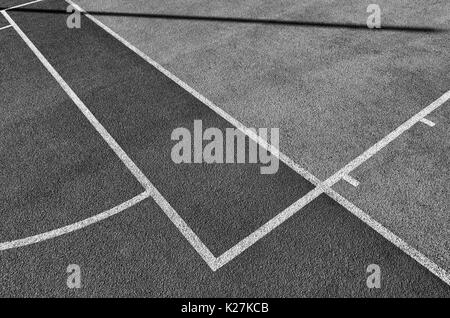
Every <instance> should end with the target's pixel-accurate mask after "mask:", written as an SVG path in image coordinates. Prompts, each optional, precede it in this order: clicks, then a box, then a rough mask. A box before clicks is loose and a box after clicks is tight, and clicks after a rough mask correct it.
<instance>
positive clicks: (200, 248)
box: [1, 11, 216, 269]
mask: <svg viewBox="0 0 450 318" xmlns="http://www.w3.org/2000/svg"><path fill="white" fill-rule="evenodd" d="M1 13H2V14H3V16H4V17H5V18H6V19H7V20H8V21H9V23H10V24H11V25H12V26H13V28H14V29H15V30H16V32H17V33H18V34H19V35H20V37H21V38H22V39H23V41H24V42H25V43H26V44H27V45H28V47H29V48H30V49H31V50H32V51H33V53H34V54H35V55H36V57H37V58H38V59H39V61H40V62H41V63H42V64H43V65H44V67H45V68H46V69H47V71H48V72H49V73H50V74H51V75H52V76H53V77H54V78H55V80H56V81H57V82H58V84H59V85H60V86H61V88H62V89H63V90H64V91H65V92H66V94H67V95H68V96H69V97H70V98H71V99H72V100H73V102H74V103H75V105H76V106H77V107H78V108H79V109H80V111H81V112H82V113H83V114H84V115H85V117H86V118H87V119H88V120H89V122H90V123H91V124H92V125H93V126H94V128H95V129H96V130H97V132H98V133H99V134H100V135H101V136H102V138H103V139H104V140H105V141H106V142H107V144H108V145H109V147H110V148H111V149H112V150H113V151H114V152H115V153H116V155H117V156H118V157H119V158H120V160H121V161H122V162H123V163H124V164H125V166H126V167H127V168H128V169H129V170H130V171H131V173H132V174H133V175H134V176H135V178H136V179H137V180H138V181H139V182H140V183H141V185H142V186H143V187H144V188H145V189H146V192H148V193H149V194H150V196H151V197H152V198H153V199H154V200H155V202H156V203H157V204H158V205H159V206H160V207H161V209H162V210H163V211H164V213H165V214H166V215H167V216H168V217H169V219H170V220H171V221H172V222H173V223H174V224H175V226H176V227H177V228H178V230H179V231H180V232H181V233H182V234H183V236H184V237H185V238H186V239H187V240H188V242H189V243H190V244H191V245H192V247H194V249H195V250H196V251H197V253H199V254H200V256H201V257H202V258H203V259H204V260H205V262H206V263H207V264H208V265H209V266H210V267H211V268H212V269H214V268H215V261H216V258H215V257H214V255H213V254H212V253H211V251H210V250H209V249H208V248H207V247H206V246H205V245H204V244H203V243H202V242H201V241H200V239H199V238H198V236H197V235H196V234H195V233H194V232H193V231H192V230H191V228H190V227H189V226H188V225H187V224H186V222H184V220H183V219H182V218H181V217H180V216H179V215H178V213H177V212H176V211H175V210H174V209H173V208H172V206H171V205H170V204H169V202H167V200H166V199H165V198H164V197H163V196H162V195H161V193H160V192H159V191H158V190H157V189H156V187H155V186H154V185H153V184H152V183H151V182H150V181H149V180H148V179H147V177H146V176H145V175H144V174H143V173H142V171H141V170H140V169H139V168H138V167H137V166H136V164H135V163H134V162H133V161H132V160H131V159H130V157H128V155H127V154H126V153H125V151H124V150H123V149H122V148H121V147H120V145H119V144H118V143H117V142H116V141H115V140H114V138H113V137H112V136H111V135H110V134H109V133H108V131H107V130H106V129H105V128H104V127H103V126H102V124H101V123H100V122H99V121H98V120H97V119H96V118H95V116H94V115H93V114H92V113H91V111H90V110H89V109H88V108H87V107H86V105H85V104H84V103H83V102H82V101H81V99H80V98H79V97H78V95H77V94H76V93H75V92H74V91H73V90H72V89H71V88H70V86H69V85H68V84H67V83H66V81H65V80H64V79H63V78H62V77H61V75H59V73H58V72H57V71H56V70H55V68H54V67H53V66H52V65H51V64H50V63H49V62H48V60H47V59H46V58H45V57H44V56H43V55H42V53H41V52H40V51H39V50H38V49H37V48H36V46H35V45H34V44H33V43H32V42H31V40H30V39H29V38H28V37H27V36H26V34H25V33H24V32H23V31H22V30H21V29H20V27H19V26H18V25H17V24H16V23H15V22H14V20H13V19H12V18H11V17H10V16H9V14H8V13H6V11H1Z"/></svg>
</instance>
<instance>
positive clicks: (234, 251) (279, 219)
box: [0, 0, 450, 285]
mask: <svg viewBox="0 0 450 318" xmlns="http://www.w3.org/2000/svg"><path fill="white" fill-rule="evenodd" d="M40 1H42V0H38V1H33V2H31V3H35V2H40ZM66 1H67V2H68V3H69V4H71V5H73V6H74V8H75V9H76V10H78V11H80V12H85V11H84V10H83V9H81V8H80V7H79V6H78V5H76V4H75V3H73V2H72V1H70V0H66ZM2 13H3V14H4V15H5V14H6V12H2ZM6 15H7V14H6ZM85 15H86V16H87V17H88V18H89V19H91V20H92V21H93V22H94V23H96V24H97V25H99V26H100V27H101V28H103V29H104V30H105V31H107V32H108V33H109V34H111V35H112V36H113V37H115V38H116V39H117V40H119V41H120V42H122V43H123V44H124V45H125V46H127V47H128V48H129V49H131V50H132V51H134V52H135V53H136V54H138V55H139V56H141V57H142V58H144V59H145V60H146V61H147V62H148V63H150V64H152V65H153V66H154V67H156V68H157V69H158V70H159V71H161V72H162V73H163V74H165V75H166V76H167V77H169V78H170V79H172V80H173V81H175V82H176V83H177V84H178V85H180V86H181V87H183V88H184V89H185V90H186V91H188V92H189V93H191V94H192V95H193V96H195V97H196V98H197V99H199V100H200V101H201V102H203V103H204V104H205V105H207V106H208V107H210V108H211V109H212V110H214V111H215V112H216V113H217V114H219V115H220V116H221V117H223V118H224V119H226V120H227V121H228V122H230V123H231V124H232V125H234V126H235V127H237V128H238V129H240V130H241V131H242V132H244V133H245V134H247V135H248V136H249V137H250V138H251V139H252V140H254V141H255V142H257V143H258V144H259V145H261V146H263V147H264V148H266V149H268V150H270V151H272V153H273V154H274V155H276V156H278V157H279V159H280V160H282V161H283V162H284V163H285V164H287V165H288V166H289V167H291V168H292V169H293V170H294V171H296V172H297V173H299V174H300V175H301V176H303V177H304V178H306V179H307V180H309V181H310V182H312V183H313V184H315V185H316V188H315V189H313V190H311V191H310V192H309V193H308V194H306V195H305V196H304V197H302V198H300V199H299V200H298V201H296V202H295V203H294V204H292V205H291V206H290V207H288V208H287V209H285V210H284V211H283V212H281V213H280V214H279V215H277V216H276V217H274V218H273V219H272V220H270V221H269V222H267V223H266V224H264V225H263V226H262V227H261V228H260V229H258V230H257V231H255V232H253V233H252V234H250V235H249V236H248V237H247V238H245V239H243V240H242V241H240V242H239V243H238V244H236V245H235V246H234V247H232V248H231V249H230V250H228V251H227V252H225V253H223V254H222V255H221V256H219V257H217V258H215V257H214V256H213V255H212V253H211V252H210V251H209V250H208V248H207V247H206V246H205V245H204V244H203V243H202V242H201V241H200V239H199V238H198V237H197V236H196V235H195V233H193V232H192V230H191V229H190V228H189V226H188V225H187V224H186V223H185V222H184V221H183V220H182V219H181V217H180V216H179V215H178V214H177V213H176V212H175V210H174V209H173V208H172V207H171V206H170V204H169V203H168V202H167V201H166V200H165V199H164V197H163V196H162V195H161V194H160V193H159V192H158V191H157V190H156V188H155V187H154V186H153V185H152V184H151V183H150V181H148V179H147V178H146V177H145V176H143V174H142V173H141V174H142V175H140V174H137V175H138V177H137V178H138V180H140V178H142V177H143V178H145V179H143V178H142V179H141V180H140V181H143V182H144V184H145V186H144V187H145V188H146V192H144V193H143V194H141V195H144V194H145V197H143V198H142V199H141V200H140V201H142V200H143V199H145V198H146V197H149V196H151V197H152V198H153V199H154V200H155V201H156V202H157V203H158V205H159V206H160V207H161V208H162V209H163V211H164V212H165V214H166V215H167V216H168V217H169V219H170V220H171V221H172V222H173V223H174V224H175V225H176V227H177V228H178V229H179V230H180V231H181V233H182V234H183V235H184V236H185V237H186V238H187V240H188V241H189V242H190V244H191V245H192V246H193V247H194V249H195V250H196V251H197V252H198V253H199V254H200V255H201V256H202V258H203V259H204V260H205V261H206V263H207V264H208V265H209V266H210V268H211V269H212V270H213V271H215V270H217V269H219V268H220V267H221V266H223V265H225V264H226V263H228V262H229V261H231V260H232V259H233V258H235V257H236V256H238V255H239V254H240V253H242V252H243V251H244V250H246V249H247V248H248V247H250V246H251V245H253V244H254V243H256V242H257V241H258V240H259V239H261V238H262V237H264V236H265V235H267V234H268V233H270V232H271V231H272V230H273V229H275V228H276V227H277V226H278V225H280V224H282V223H283V222H284V221H286V220H287V219H289V218H290V217H291V216H292V215H294V214H295V213H296V212H298V211H299V210H300V209H301V208H302V207H304V206H305V205H306V204H308V203H309V202H311V201H312V200H314V199H315V198H317V197H318V196H319V195H320V194H322V193H327V194H328V195H330V197H332V198H333V199H334V200H335V201H337V202H338V203H340V204H342V205H343V206H344V207H346V208H347V209H348V210H349V211H350V212H351V213H352V214H354V215H355V216H357V217H358V218H359V219H361V220H362V221H363V222H364V223H366V224H367V225H368V226H370V227H371V228H373V229H374V230H375V231H377V232H378V233H380V234H381V235H382V236H383V237H385V238H386V239H387V240H389V241H390V242H392V243H393V244H395V245H396V246H398V247H399V248H400V249H401V250H402V251H404V252H405V253H407V254H408V255H409V256H411V257H412V258H413V259H415V260H416V261H418V262H419V263H420V264H422V265H423V266H425V267H426V268H427V269H428V270H430V271H431V272H432V273H433V274H435V275H436V276H438V277H439V278H441V279H442V280H443V281H444V282H446V283H447V284H449V285H450V279H449V277H448V274H447V273H446V272H445V271H444V270H443V269H441V268H440V267H439V266H437V265H436V264H435V263H433V262H432V261H431V260H429V259H428V258H427V257H425V256H424V255H423V254H422V253H420V252H418V251H417V250H415V249H414V248H412V247H410V246H409V245H408V244H407V243H405V242H404V241H403V240H401V239H400V238H398V237H397V236H395V234H393V233H392V232H390V231H389V230H387V229H386V228H384V227H383V226H382V225H381V224H379V223H378V222H376V221H374V220H373V219H372V218H370V216H368V215H367V214H366V213H364V212H363V211H362V210H361V209H359V208H358V207H356V206H355V205H354V204H353V203H351V202H349V201H348V200H347V199H345V198H344V197H342V196H341V195H339V194H338V193H336V192H335V191H334V190H333V189H331V187H332V186H333V185H334V184H335V183H336V182H337V181H339V180H340V179H342V178H344V176H348V173H350V172H351V171H353V170H354V169H356V168H357V167H358V166H359V165H361V164H362V163H363V162H365V161H366V160H368V159H369V158H371V157H372V156H373V155H374V154H376V153H377V152H378V151H380V150H381V149H382V148H384V147H385V146H386V145H387V144H389V143H390V142H392V141H393V140H394V139H396V138H397V137H398V136H400V135H401V134H402V133H403V132H405V131H406V130H408V129H409V128H411V127H412V126H413V125H414V124H415V123H417V121H419V120H421V119H422V118H423V117H425V116H426V115H428V114H429V113H431V112H432V111H433V110H435V109H436V108H437V107H439V106H440V105H442V104H443V103H445V102H446V101H447V100H448V99H449V98H450V91H449V92H447V93H445V94H444V95H443V96H442V97H441V98H439V99H438V100H437V101H435V102H434V103H432V104H431V105H429V106H428V107H427V108H425V109H424V110H422V111H421V112H419V113H418V114H416V115H415V116H413V117H412V118H411V119H410V120H408V121H407V122H405V123H404V124H403V125H401V126H400V127H399V128H397V129H396V130H395V131H394V132H392V133H391V134H389V135H388V136H386V137H385V138H383V139H382V140H381V141H380V142H378V143H377V144H375V145H374V146H373V147H371V148H369V149H368V150H367V151H366V152H364V153H363V154H362V155H360V156H359V157H357V158H356V159H355V160H353V161H352V162H350V163H349V164H348V165H346V166H345V167H344V168H342V169H341V170H339V171H338V172H336V173H335V174H334V175H333V176H331V177H330V178H328V179H327V180H326V181H324V182H320V180H318V179H317V178H316V177H315V176H313V175H312V174H311V173H309V172H308V171H306V170H305V169H303V168H301V167H300V166H298V165H297V164H296V163H295V162H293V161H292V160H291V159H290V158H288V157H287V156H285V155H284V154H282V153H281V152H279V151H278V150H277V149H275V148H273V147H272V146H271V145H269V144H268V143H267V142H266V141H265V140H263V139H261V138H259V137H258V136H255V134H254V133H253V132H252V131H251V130H249V129H247V128H246V127H245V126H244V125H242V124H241V123H240V122H239V121H237V120H236V119H234V118H233V117H231V116H230V115H229V114H228V113H226V112H225V111H223V110H222V109H220V108H219V107H217V106H216V105H214V104H213V103H212V102H210V101H209V100H208V99H207V98H206V97H204V96H203V95H201V94H200V93H198V92H197V91H195V90H194V89H192V88H191V87H190V86H188V85H187V84H186V83H184V82H183V81H181V80H180V79H179V78H177V77H176V76H175V75H173V74H172V73H170V72H169V71H167V70H166V69H165V68H163V67H162V66H161V65H159V64H158V63H157V62H155V61H153V60H152V59H150V58H149V57H148V56H147V55H145V54H144V53H143V52H141V51H140V50H139V49H137V48H136V47H134V46H133V45H131V44H130V43H129V42H127V41H126V40H124V39H123V38H122V37H120V36H119V35H118V34H116V33H115V32H114V31H112V30H111V29H109V28H108V27H107V26H105V25H104V24H103V23H101V22H100V21H98V20H97V19H95V18H94V17H92V16H91V15H89V14H85ZM5 17H6V16H5ZM8 20H10V18H9V19H8ZM11 24H12V25H13V26H14V28H15V29H16V31H17V32H18V33H19V34H20V35H21V37H22V38H23V39H24V41H25V42H26V43H27V44H28V46H29V47H30V48H31V49H32V50H33V47H34V45H33V44H32V43H31V41H29V39H28V38H27V37H26V35H25V34H23V32H22V31H21V30H20V28H19V27H18V26H17V25H15V23H14V24H13V23H11ZM26 39H27V40H28V41H27V40H26ZM30 44H31V46H30ZM34 49H35V50H36V51H37V52H38V53H39V54H37V53H36V51H35V50H33V52H35V54H36V55H37V56H38V58H39V59H40V60H41V62H42V63H43V64H44V66H46V67H47V66H49V67H50V69H48V68H47V69H48V70H49V72H50V73H51V74H52V75H53V76H54V77H55V79H57V80H58V82H59V83H60V85H61V82H60V80H61V81H62V82H63V83H65V82H64V80H63V79H62V78H61V77H60V76H59V74H58V73H57V72H56V70H54V69H53V67H52V66H51V65H50V64H49V63H48V61H47V60H46V59H45V57H43V56H42V54H40V52H39V51H38V50H37V49H36V48H35V47H34ZM41 58H42V59H41ZM43 61H46V63H44V62H43ZM52 69H53V72H52V71H51V70H52ZM55 75H57V76H55ZM65 86H66V87H67V88H68V89H69V90H70V91H71V92H72V93H73V96H72V95H71V94H69V93H68V94H69V96H70V97H74V98H75V97H76V100H77V101H78V102H79V103H81V104H82V102H81V100H79V98H78V97H77V96H76V95H75V93H74V92H73V91H72V90H71V89H70V87H68V85H67V84H65ZM63 88H64V87H63ZM66 93H67V91H66ZM74 101H75V100H74ZM77 106H79V108H80V105H78V104H77ZM82 106H84V104H82ZM80 110H81V111H82V112H83V113H84V114H85V115H86V117H88V116H87V115H89V116H92V118H89V117H88V119H90V121H91V123H92V124H93V125H94V126H95V125H100V123H98V121H97V120H96V119H95V117H93V115H92V114H91V113H90V111H89V110H88V109H87V107H86V106H84V107H81V108H80ZM93 119H95V120H93ZM100 126H101V125H100ZM101 127H103V126H101ZM96 128H97V127H96ZM102 132H103V134H102ZM99 133H100V134H102V137H104V134H105V133H106V137H108V136H110V135H109V133H107V132H106V130H104V128H103V129H100V131H99ZM110 138H111V139H105V140H106V141H107V142H108V140H110V141H111V140H112V141H114V139H112V137H110ZM108 144H110V143H109V142H108ZM113 145H116V143H115V144H114V143H113ZM110 146H111V145H110ZM117 146H118V145H117ZM120 149H121V148H120ZM122 151H123V150H122ZM120 153H121V152H120V151H119V153H117V152H116V154H117V155H118V156H119V157H120V158H121V159H123V155H125V156H126V157H125V158H127V155H126V154H125V153H124V152H123V153H122V157H121V156H120ZM130 161H131V159H130ZM124 163H125V162H124ZM127 167H128V165H127ZM136 168H137V167H136ZM138 171H140V170H138ZM135 176H136V175H135ZM138 197H139V196H138ZM136 198H137V197H136ZM132 200H133V199H132ZM140 201H139V202H140ZM127 202H130V201H127ZM124 204H125V203H124ZM134 204H136V203H134ZM134 204H133V205H134ZM120 206H122V205H120ZM130 206H131V205H130ZM113 209H115V208H113ZM124 209H125V208H124ZM109 211H111V210H109ZM121 211H123V210H121ZM107 212H108V211H107ZM119 212H120V211H118V212H116V213H119ZM105 213H106V212H105ZM116 213H114V214H116ZM99 215H103V214H99ZM95 217H96V216H94V217H92V218H89V219H87V220H91V219H94V218H95ZM107 217H109V216H107ZM103 219H104V218H103ZM100 220H101V219H98V220H97V219H96V221H95V222H98V221H100ZM81 222H84V221H81ZM81 222H78V223H75V224H73V225H69V226H67V227H65V228H61V229H73V230H71V231H68V232H64V231H61V229H57V230H54V231H50V232H47V233H54V234H55V233H56V234H58V233H61V234H58V235H56V236H59V235H63V234H65V233H69V232H72V231H75V230H77V229H78V228H77V227H76V225H77V224H80V223H81ZM95 222H92V223H95ZM92 223H90V224H92ZM85 226H87V225H85ZM83 227H84V226H83ZM80 228H81V227H80ZM58 231H59V232H58ZM41 235H42V237H41V238H42V239H40V241H42V240H45V239H49V238H52V237H55V236H51V235H46V233H43V234H41ZM34 237H39V235H37V236H34ZM32 238H33V237H32ZM19 241H21V242H22V244H20V243H18V245H17V246H15V245H11V246H12V247H18V246H24V245H28V244H32V243H28V242H32V240H31V241H30V238H26V239H22V240H17V241H14V242H19ZM3 244H8V243H2V244H1V245H0V246H3ZM9 244H12V242H9ZM12 247H10V248H12Z"/></svg>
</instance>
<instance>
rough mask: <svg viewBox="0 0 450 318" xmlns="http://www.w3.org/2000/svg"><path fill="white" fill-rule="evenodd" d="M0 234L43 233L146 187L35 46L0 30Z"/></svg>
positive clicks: (2, 237) (6, 237)
mask: <svg viewBox="0 0 450 318" xmlns="http://www.w3.org/2000/svg"><path fill="white" fill-rule="evenodd" d="M0 39H1V43H2V45H1V46H0V69H1V84H0V88H1V96H2V108H1V113H2V116H1V118H0V131H1V134H0V150H1V152H0V162H1V169H0V211H1V222H0V240H1V242H4V241H9V240H13V239H18V238H22V237H27V236H31V235H34V234H39V233H41V232H45V231H49V230H53V229H55V228H58V227H61V226H64V225H67V224H71V223H74V222H77V221H80V220H82V219H85V218H87V217H90V216H92V215H95V214H98V213H100V212H103V211H105V210H108V209H110V208H112V207H114V206H116V205H118V204H120V203H122V202H124V201H126V200H129V199H131V198H132V197H134V196H136V195H138V194H140V193H141V192H143V191H144V189H143V188H142V186H141V185H140V184H139V182H137V180H136V179H135V178H134V177H133V175H132V174H131V173H130V172H129V171H128V170H127V169H126V167H125V166H124V165H123V164H122V162H121V161H120V160H119V158H118V157H117V156H116V155H115V154H114V152H113V151H112V150H111V149H110V148H109V147H108V145H107V143H106V142H105V141H104V140H103V139H102V138H101V136H100V135H99V134H98V133H97V132H96V131H95V129H94V127H93V126H92V125H91V124H90V123H89V122H88V121H87V120H86V118H85V117H84V116H83V114H82V113H81V112H80V111H79V110H78V109H77V108H76V107H74V104H73V102H72V100H71V99H70V98H69V97H68V96H67V95H66V94H65V92H64V91H63V90H62V89H61V88H60V87H59V85H58V84H57V83H56V81H55V80H54V79H53V77H52V76H51V75H50V73H48V72H47V70H46V69H45V68H44V67H43V66H42V65H41V64H40V63H39V61H38V60H37V58H36V57H35V56H34V54H33V52H32V51H31V50H30V49H29V48H28V47H27V46H26V44H25V43H24V42H23V41H22V39H21V38H20V36H19V35H18V34H17V33H16V32H15V31H14V30H13V29H12V28H10V29H8V30H3V31H2V33H0Z"/></svg>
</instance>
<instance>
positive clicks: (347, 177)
mask: <svg viewBox="0 0 450 318" xmlns="http://www.w3.org/2000/svg"><path fill="white" fill-rule="evenodd" d="M342 179H344V180H345V181H347V182H348V183H350V184H351V185H352V186H354V187H355V188H356V187H358V186H359V181H358V180H356V179H354V178H352V177H351V176H349V175H348V174H346V175H344V176H343V177H342Z"/></svg>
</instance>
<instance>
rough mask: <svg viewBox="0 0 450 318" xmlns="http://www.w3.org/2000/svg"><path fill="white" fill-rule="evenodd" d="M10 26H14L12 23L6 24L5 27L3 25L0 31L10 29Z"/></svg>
mask: <svg viewBox="0 0 450 318" xmlns="http://www.w3.org/2000/svg"><path fill="white" fill-rule="evenodd" d="M10 27H12V25H7V26H4V27H1V28H0V31H1V30H5V29H8V28H10Z"/></svg>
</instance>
